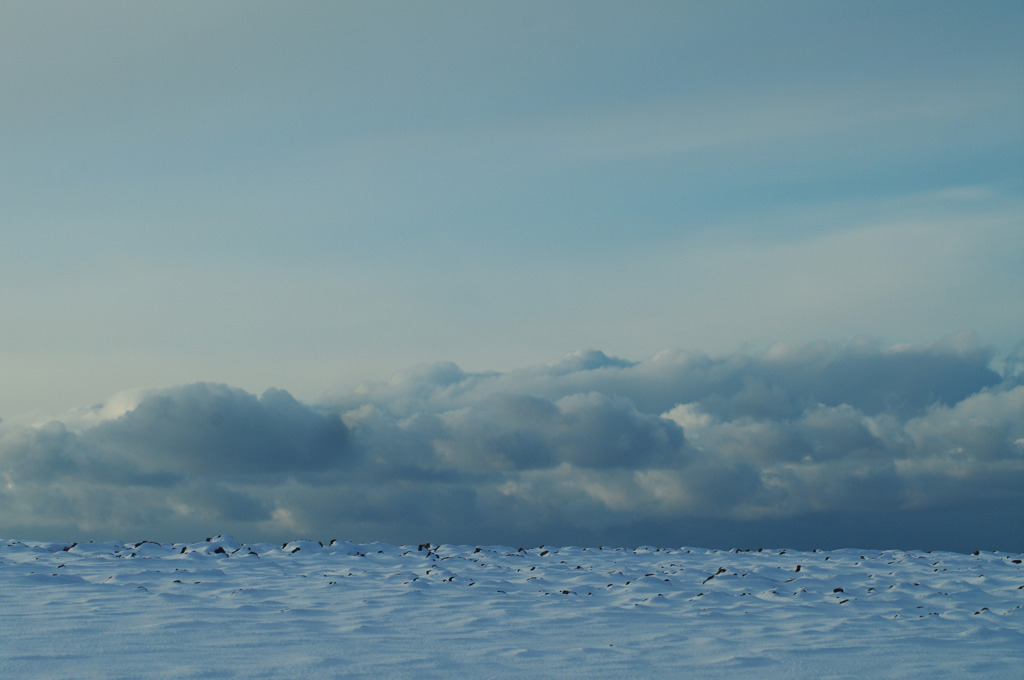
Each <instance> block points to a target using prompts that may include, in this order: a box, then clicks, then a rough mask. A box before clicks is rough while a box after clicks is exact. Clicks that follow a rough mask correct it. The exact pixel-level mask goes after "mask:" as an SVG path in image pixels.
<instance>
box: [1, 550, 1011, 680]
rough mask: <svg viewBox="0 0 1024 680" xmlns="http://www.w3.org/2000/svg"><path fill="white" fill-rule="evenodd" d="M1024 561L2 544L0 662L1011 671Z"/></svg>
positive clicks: (20, 666)
mask: <svg viewBox="0 0 1024 680" xmlns="http://www.w3.org/2000/svg"><path fill="white" fill-rule="evenodd" d="M1022 559H1024V558H1022V556H1021V555H1017V554H1007V553H979V554H974V555H962V554H957V553H947V552H941V553H940V552H934V553H925V552H900V551H884V552H879V551H864V550H852V549H851V550H837V551H830V552H798V551H791V550H757V551H741V552H725V551H715V550H702V549H694V548H678V549H660V548H653V547H642V548H636V549H622V548H607V547H605V548H597V547H593V548H579V547H563V548H553V547H534V548H529V549H523V548H513V547H503V546H489V547H474V546H449V545H442V546H435V545H430V544H423V545H413V546H404V547H396V546H391V545H388V544H383V543H375V544H354V543H346V542H336V541H332V542H331V543H330V544H328V545H322V544H321V543H319V542H315V541H296V542H291V543H286V544H285V545H283V546H280V545H271V544H253V545H243V544H240V543H238V542H236V541H235V540H233V539H231V538H229V537H217V538H214V539H210V540H207V541H202V542H199V543H193V544H173V545H172V544H157V543H153V542H148V541H147V542H140V543H129V544H122V543H116V542H110V543H78V544H63V543H41V542H19V541H5V542H3V543H2V544H0V675H2V676H3V677H12V678H14V677H17V678H48V679H52V678H82V679H86V678H232V677H237V678H282V677H312V678H349V677H389V678H431V677H469V676H472V677H485V678H522V677H554V678H592V677H616V678H621V677H630V678H644V677H649V678H664V677H672V676H674V677H682V675H683V674H686V675H687V676H688V677H701V678H736V677H747V676H749V677H754V676H756V677H758V678H793V677H806V678H812V677H813V678H827V677H876V678H885V677H889V678H908V677H919V678H935V677H979V678H980V677H1008V676H1013V675H1014V674H1015V673H1017V672H1019V670H1020V668H1021V664H1022V663H1024V607H1022V605H1024V566H1022Z"/></svg>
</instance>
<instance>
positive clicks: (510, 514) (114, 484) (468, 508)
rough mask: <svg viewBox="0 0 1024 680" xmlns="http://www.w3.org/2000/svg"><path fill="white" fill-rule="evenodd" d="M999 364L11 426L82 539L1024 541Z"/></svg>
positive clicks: (39, 529)
mask: <svg viewBox="0 0 1024 680" xmlns="http://www.w3.org/2000/svg"><path fill="white" fill-rule="evenodd" d="M992 360H993V356H992V354H991V352H990V351H988V350H986V349H984V348H981V347H978V346H977V345H976V344H975V343H974V342H973V340H972V339H971V338H970V337H969V336H958V337H954V338H950V339H947V340H945V341H943V342H939V343H933V344H930V345H915V346H900V347H882V346H880V345H878V344H877V343H872V342H866V341H860V342H854V343H850V344H847V345H842V346H834V345H829V344H826V343H811V344H805V345H779V346H775V347H772V348H769V349H768V350H766V351H764V352H760V353H738V354H732V355H726V356H719V357H712V356H708V355H705V354H700V353H693V352H689V353H687V352H677V351H672V352H665V353H662V354H659V355H657V356H655V357H653V358H650V359H647V360H644V361H638V362H634V361H626V360H623V359H619V358H615V357H609V356H607V355H605V354H604V353H602V352H600V351H597V350H587V351H582V352H577V353H574V354H572V355H569V356H567V357H564V358H563V359H561V360H559V361H555V362H552V363H550V364H546V365H542V366H533V367H528V368H523V369H519V370H514V371H509V372H505V373H497V372H493V373H471V372H466V371H463V370H462V369H460V368H459V367H458V366H456V365H454V364H451V363H441V364H432V365H423V366H419V367H415V368H413V369H410V370H408V371H404V372H402V373H400V374H398V375H396V376H394V377H393V378H392V379H391V380H389V381H386V382H380V383H370V384H365V385H362V386H361V387H360V388H359V389H357V390H355V391H353V392H351V393H345V394H338V395H334V396H332V397H329V398H325V400H324V401H323V403H321V404H318V405H315V406H311V405H307V404H303V403H301V402H298V401H297V400H295V399H294V398H292V397H291V396H290V395H289V394H288V393H287V392H284V391H282V390H268V391H267V392H265V393H264V394H263V395H262V396H260V397H257V396H255V395H252V394H250V393H247V392H245V391H243V390H239V389H235V388H231V387H228V386H225V385H215V384H208V383H199V384H193V385H186V386H182V387H177V388H172V389H163V390H153V391H149V392H143V393H137V394H135V395H133V396H132V398H131V399H129V400H126V398H125V397H123V396H120V397H115V398H114V399H112V400H111V405H99V406H97V407H96V408H95V409H94V410H93V412H94V413H95V414H98V415H96V416H95V417H93V418H79V419H78V420H77V421H69V423H61V422H56V421H55V422H50V423H47V424H45V425H40V426H36V427H9V428H7V429H5V430H0V514H2V516H3V517H4V518H5V519H4V525H3V526H4V530H5V533H8V534H10V535H15V534H17V535H19V536H21V535H25V536H29V535H31V536H42V537H54V538H57V537H61V538H76V539H77V538H83V537H90V538H91V537H120V538H126V537H139V538H155V539H184V538H187V537H188V536H189V535H193V534H211V533H225V532H230V533H234V534H236V535H238V536H240V537H243V538H244V539H246V540H257V539H281V540H283V539H287V538H295V537H296V536H298V535H307V536H320V537H334V536H337V537H345V538H353V539H359V540H388V541H392V542H414V541H423V540H431V541H444V542H465V543H533V544H538V543H555V542H561V543H606V544H607V543H635V542H638V541H642V542H648V543H663V544H674V545H680V544H687V543H689V544H699V543H703V544H713V545H714V546H722V545H744V544H748V545H749V544H751V543H758V544H760V545H769V544H785V545H790V546H796V547H830V546H839V545H861V546H865V547H878V546H882V545H888V546H890V547H891V546H904V547H908V548H909V547H925V548H945V549H958V550H969V549H970V550H973V549H974V548H976V547H998V548H1001V549H1015V550H1021V549H1024V536H1022V535H1021V528H1020V527H1021V526H1024V523H1022V521H1021V520H1024V492H1022V491H1021V489H1024V385H1022V384H1021V383H1020V376H1019V375H1016V374H1011V373H1010V372H1007V373H1006V374H1005V375H1000V374H998V373H996V372H995V371H993V370H992V369H991V368H990V367H989V365H990V364H991V363H992ZM979 541H987V542H988V543H980V542H979Z"/></svg>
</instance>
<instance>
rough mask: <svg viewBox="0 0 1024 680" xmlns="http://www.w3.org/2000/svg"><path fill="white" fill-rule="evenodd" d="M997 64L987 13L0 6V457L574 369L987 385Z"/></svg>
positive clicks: (1001, 343) (1000, 332) (1012, 282)
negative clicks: (944, 375) (769, 368)
mask: <svg viewBox="0 0 1024 680" xmlns="http://www.w3.org/2000/svg"><path fill="white" fill-rule="evenodd" d="M1022 34H1024V8H1022V7H1021V5H1020V3H1019V2H986V3H970V4H968V3H960V2H933V3H917V2H889V3H875V2H846V3H831V2H781V3H755V2H735V3H734V2H715V3H687V2H664V3H663V2H645V3H640V4H635V3H621V2H612V3H605V2H554V3H552V2H510V3H477V2H465V3H462V2H444V3H412V2H407V3H403V2H390V3H376V2H373V3H371V2H366V3H361V2H296V3H269V2H268V3H262V2H245V3H241V2H218V3H206V2H177V3H168V4H157V5H154V4H150V3H133V2H87V3H79V2H49V3H20V4H14V5H7V6H5V7H3V8H2V9H0V88H2V91H3V92H4V93H5V94H4V105H3V107H0V150H2V156H3V159H4V160H3V162H2V163H0V224H2V225H3V233H4V246H3V248H2V249H0V285H2V287H3V291H4V295H3V296H0V318H2V319H3V323H2V325H0V375H2V381H0V418H2V419H3V424H2V425H0V427H7V428H23V427H24V428H32V427H39V426H41V425H42V423H45V422H46V421H47V420H49V419H51V418H57V419H58V420H60V421H61V422H64V423H66V424H68V425H69V426H71V424H72V423H73V422H77V421H76V420H75V419H76V418H80V417H81V414H82V413H83V411H82V409H83V408H87V407H91V406H93V405H97V407H96V409H98V410H95V409H94V411H90V412H89V413H99V412H103V413H116V414H121V413H123V410H121V411H119V410H118V409H116V408H115V409H113V410H110V404H113V403H131V404H137V403H138V401H137V397H131V398H128V397H124V396H123V395H125V394H135V395H138V394H141V393H142V392H141V391H144V390H150V389H178V386H182V385H190V384H193V383H199V382H209V383H215V384H226V385H231V386H232V387H233V388H239V389H241V390H244V391H247V392H248V393H252V394H261V393H263V392H264V391H265V390H267V389H269V388H276V389H281V390H287V391H288V393H290V394H291V395H293V396H294V397H295V398H296V399H298V400H300V401H301V402H302V403H304V404H315V405H317V407H318V408H320V407H324V406H325V405H327V404H333V403H335V402H336V401H337V400H338V399H339V398H341V397H339V396H338V395H346V394H355V393H356V392H355V390H356V389H357V385H359V384H360V383H363V382H368V383H374V381H385V382H386V381H388V380H390V379H391V377H392V376H393V375H395V374H396V373H398V374H401V372H403V371H407V370H410V369H412V368H413V367H416V366H419V365H422V364H434V362H454V364H456V365H457V366H458V367H459V368H460V370H464V371H467V372H468V373H467V374H470V375H475V374H483V373H488V372H498V373H502V374H510V375H517V373H516V371H519V370H530V369H528V368H527V367H531V366H534V367H537V366H543V365H547V364H548V363H549V362H557V361H559V360H560V357H563V356H565V355H567V354H570V353H573V352H577V351H579V350H585V349H587V348H594V349H598V350H601V351H603V352H605V353H606V355H607V356H609V357H624V358H625V359H624V361H632V362H649V361H651V360H653V358H654V357H656V356H658V355H659V353H661V352H663V351H666V350H668V351H676V350H684V351H693V352H698V353H703V354H702V355H707V356H710V357H733V358H735V357H740V356H746V357H748V358H749V357H754V356H770V355H771V352H772V350H771V349H769V348H771V347H772V346H773V345H775V343H788V344H787V345H786V346H788V347H792V346H806V347H813V346H816V345H814V343H816V342H819V341H827V342H829V343H832V344H831V345H830V346H831V347H833V348H834V349H833V350H832V351H835V352H839V353H840V354H842V352H843V351H846V350H843V349H836V348H842V347H846V343H851V342H852V343H864V342H866V343H868V344H870V343H872V342H873V343H876V344H875V345H874V346H876V348H877V351H878V352H881V353H883V354H884V352H885V351H889V350H888V349H885V348H892V347H893V346H899V345H904V344H906V345H912V346H914V347H917V348H918V351H920V352H928V351H932V350H929V349H927V348H934V347H946V348H948V347H953V346H955V347H958V348H959V349H957V350H956V351H957V352H961V353H962V352H967V354H970V353H971V352H975V351H984V352H987V353H988V354H987V355H986V356H988V357H989V358H990V360H999V359H1000V357H1002V356H1004V355H1007V354H1011V355H1012V354H1013V353H1014V352H1017V353H1019V352H1020V349H1019V348H1020V343H1021V341H1022V339H1024V305H1022V304H1021V301H1022V300H1024V270H1022V268H1021V266H1020V263H1021V262H1022V261H1024V229H1022V226H1024V225H1022V218H1024V162H1022V159H1024V115H1022V112H1024V41H1022V40H1021V35H1022ZM964 333H966V334H967V335H964ZM865 338H866V339H867V340H865ZM951 338H952V339H951ZM965 338H967V340H965ZM943 343H945V344H943ZM964 343H967V345H970V347H967V345H964ZM858 346H859V345H858ZM965 347H967V348H966V349H965ZM922 348H923V349H922ZM972 348H973V349H972ZM979 348H980V349H979ZM935 351H938V350H935ZM942 351H946V350H942ZM949 351H952V350H949ZM765 352H767V353H768V354H763V353H765ZM957 356H960V355H957ZM964 356H966V355H964ZM970 356H974V355H973V354H970ZM643 365H647V364H643ZM417 370H419V369H417ZM990 382H991V381H989V383H990ZM982 383H984V385H987V386H988V387H991V384H989V383H985V381H982ZM982 383H978V384H977V385H975V387H977V388H978V389H982V387H981V386H980V385H982ZM517 384H518V383H517ZM993 384H994V383H993ZM361 389H362V390H363V391H362V392H359V393H362V394H365V393H367V391H366V390H367V389H369V388H366V387H364V388H361ZM730 389H732V388H730ZM370 392H372V390H370ZM971 394H973V392H970V391H968V392H965V393H964V394H962V395H960V398H967V397H968V396H970V395H971ZM115 395H122V396H120V397H119V396H115ZM569 396H571V395H569V394H564V395H561V396H559V398H568V397H569ZM808 398H809V397H808ZM125 399H127V401H125ZM341 399H342V401H344V402H345V403H346V404H347V407H348V408H355V406H353V404H352V403H351V402H350V401H347V399H348V398H347V397H345V398H341ZM332 400H335V401H332ZM838 405H839V403H837V404H833V405H832V406H836V407H838ZM954 405H955V404H948V405H947V406H949V407H953V406H954ZM661 406H662V405H659V408H661ZM669 406H671V405H669ZM104 408H107V410H106V411H103V409H104ZM399 410H400V409H399ZM669 410H670V409H668V408H667V407H666V408H665V411H666V412H667V411H669ZM69 412H70V413H69ZM395 412H396V413H397V412H398V411H395ZM73 414H78V415H73ZM656 415H658V416H659V417H660V415H661V414H660V413H658V414H656ZM868 415H869V416H871V417H873V415H871V414H868ZM917 415H918V416H920V415H921V414H917ZM408 416H409V414H408V413H406V417H408ZM865 417H868V416H865ZM906 417H910V416H906ZM350 420H351V419H350ZM83 422H84V421H83ZM90 422H91V421H90ZM350 424H351V423H350ZM1011 441H1012V440H1011Z"/></svg>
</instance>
